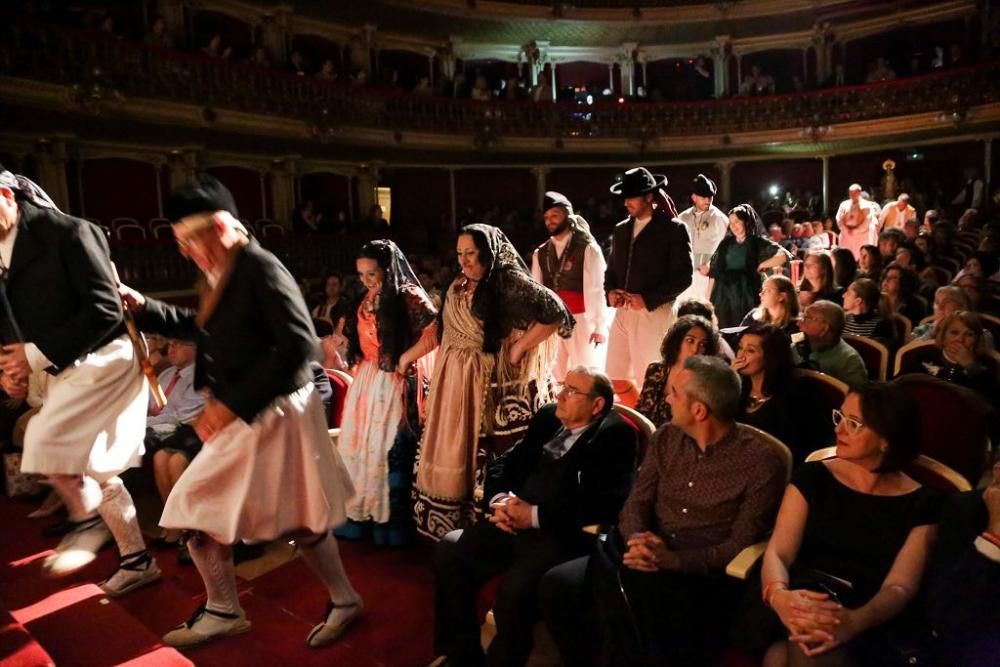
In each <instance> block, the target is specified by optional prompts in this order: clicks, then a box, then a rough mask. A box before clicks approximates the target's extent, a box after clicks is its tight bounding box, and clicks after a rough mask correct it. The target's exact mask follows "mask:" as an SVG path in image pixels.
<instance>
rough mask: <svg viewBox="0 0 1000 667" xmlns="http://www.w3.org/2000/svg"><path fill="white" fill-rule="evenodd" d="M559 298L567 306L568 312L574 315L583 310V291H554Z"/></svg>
mask: <svg viewBox="0 0 1000 667" xmlns="http://www.w3.org/2000/svg"><path fill="white" fill-rule="evenodd" d="M556 294H558V295H559V298H560V299H562V300H563V303H565V304H566V307H567V308H569V312H571V313H572V314H574V315H577V314H579V313H582V312H583V311H584V310H586V309H585V308H584V302H583V292H570V291H569V290H559V291H557V292H556Z"/></svg>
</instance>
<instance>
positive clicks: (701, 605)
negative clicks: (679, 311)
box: [540, 356, 785, 667]
mask: <svg viewBox="0 0 1000 667" xmlns="http://www.w3.org/2000/svg"><path fill="white" fill-rule="evenodd" d="M670 403H671V407H672V411H673V420H672V421H671V423H669V424H667V425H665V426H663V427H661V428H660V429H659V430H657V431H656V434H655V435H654V436H653V438H652V441H651V442H650V443H649V448H648V450H647V452H646V456H645V459H644V460H643V464H642V466H641V467H640V469H639V476H638V479H637V480H636V484H635V487H633V489H632V492H631V493H630V494H629V497H628V500H627V501H626V502H625V506H624V507H623V508H622V511H621V514H620V516H619V525H618V527H617V529H616V530H614V531H612V532H611V534H609V535H608V538H607V541H606V542H602V543H600V545H599V546H598V551H597V552H596V553H595V554H594V555H592V556H590V557H589V558H579V559H577V560H574V561H570V562H568V563H565V564H563V565H560V566H558V567H555V568H553V569H552V570H550V571H549V572H548V573H547V574H546V575H545V578H544V579H543V581H542V587H541V592H540V600H541V605H542V614H543V617H544V618H545V622H546V624H547V626H548V629H549V632H550V634H551V636H552V638H553V640H554V642H555V644H556V646H557V647H558V649H559V653H560V654H561V657H562V660H563V664H565V665H567V666H574V667H575V666H577V665H594V664H602V665H678V666H679V665H685V666H687V665H703V664H706V663H707V662H709V661H710V660H711V658H712V654H713V653H714V652H716V651H718V650H719V649H720V648H721V646H722V645H723V643H722V642H721V641H720V637H722V636H725V634H726V629H727V625H728V617H729V615H730V613H731V610H732V609H733V608H734V605H735V603H736V600H737V599H738V598H739V597H740V594H741V584H740V583H739V582H737V581H736V580H735V579H732V578H730V577H727V576H726V574H725V567H726V564H727V563H728V562H729V561H730V560H731V559H732V558H733V557H734V556H735V555H736V554H737V553H739V552H740V551H741V550H742V549H743V548H744V547H747V546H749V545H751V544H753V543H754V542H756V541H758V540H760V539H761V538H763V537H764V536H765V535H766V534H767V531H768V528H769V526H770V525H771V522H772V520H773V518H774V510H775V507H776V506H777V503H778V499H779V497H780V496H781V490H782V488H783V487H784V484H785V464H784V462H783V461H782V460H781V457H780V456H779V455H778V453H777V452H775V451H774V450H772V449H771V448H770V447H769V446H768V445H767V444H765V443H763V442H761V441H760V440H758V439H757V438H755V437H754V436H753V435H751V434H750V433H749V432H748V431H747V430H745V429H744V428H743V427H741V426H739V425H738V424H736V421H735V420H736V417H737V416H738V415H739V409H740V381H739V378H738V376H737V375H736V373H735V372H734V371H733V370H732V369H731V368H729V367H727V366H726V364H725V362H724V361H722V360H721V359H718V358H713V357H704V356H696V357H689V358H688V359H687V361H685V362H684V367H683V368H679V369H677V370H675V372H674V373H672V374H671V375H670ZM588 570H589V571H588ZM623 596H624V599H623ZM622 619H628V620H625V621H624V622H623V620H622Z"/></svg>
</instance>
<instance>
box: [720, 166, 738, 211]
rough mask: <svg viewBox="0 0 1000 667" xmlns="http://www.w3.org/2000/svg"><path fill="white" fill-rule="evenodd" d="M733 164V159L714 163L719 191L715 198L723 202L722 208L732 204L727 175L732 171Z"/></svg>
mask: <svg viewBox="0 0 1000 667" xmlns="http://www.w3.org/2000/svg"><path fill="white" fill-rule="evenodd" d="M734 164H736V162H735V161H733V160H720V161H719V162H716V163H715V168H716V169H718V170H719V193H718V195H717V196H716V199H718V200H719V202H721V203H722V204H723V206H722V208H723V210H725V209H727V208H729V206H731V205H732V194H731V193H732V188H731V184H730V179H729V176H730V174H731V173H732V170H733V165H734Z"/></svg>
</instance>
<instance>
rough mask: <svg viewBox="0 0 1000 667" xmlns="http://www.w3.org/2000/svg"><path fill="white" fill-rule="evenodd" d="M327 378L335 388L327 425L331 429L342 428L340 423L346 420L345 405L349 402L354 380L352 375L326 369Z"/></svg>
mask: <svg viewBox="0 0 1000 667" xmlns="http://www.w3.org/2000/svg"><path fill="white" fill-rule="evenodd" d="M326 376H327V377H328V378H330V386H331V387H333V398H331V399H330V415H329V417H328V420H327V424H328V425H329V426H330V428H337V429H339V428H340V422H341V421H342V420H343V418H344V404H345V403H346V402H347V390H348V389H349V388H350V386H351V382H353V381H354V378H352V377H351V375H350V373H345V372H344V371H338V370H334V369H332V368H328V369H326Z"/></svg>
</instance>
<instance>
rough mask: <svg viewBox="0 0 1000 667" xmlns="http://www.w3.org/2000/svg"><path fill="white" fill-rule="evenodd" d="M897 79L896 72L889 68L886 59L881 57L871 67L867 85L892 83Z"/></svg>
mask: <svg viewBox="0 0 1000 667" xmlns="http://www.w3.org/2000/svg"><path fill="white" fill-rule="evenodd" d="M895 78H896V70H894V69H892V68H891V67H890V66H889V63H888V62H887V61H886V59H885V58H882V57H881V56H879V57H878V58H876V59H875V62H874V63H872V64H870V65H869V69H868V76H867V77H865V83H878V82H879V81H892V80H893V79H895Z"/></svg>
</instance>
